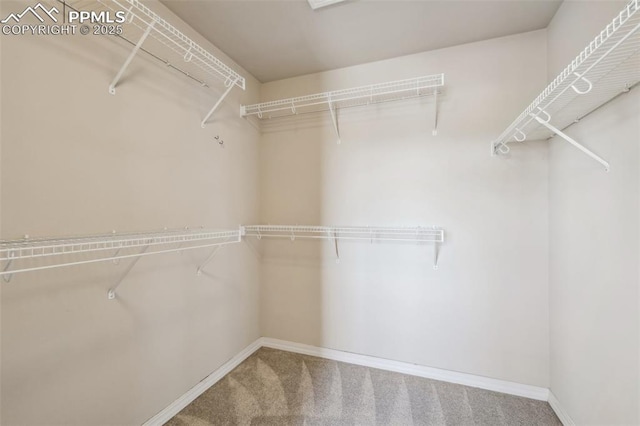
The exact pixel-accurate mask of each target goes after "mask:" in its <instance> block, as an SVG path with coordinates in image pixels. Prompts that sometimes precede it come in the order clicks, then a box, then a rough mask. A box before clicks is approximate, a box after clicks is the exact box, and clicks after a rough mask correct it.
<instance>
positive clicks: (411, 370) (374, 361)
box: [142, 337, 575, 426]
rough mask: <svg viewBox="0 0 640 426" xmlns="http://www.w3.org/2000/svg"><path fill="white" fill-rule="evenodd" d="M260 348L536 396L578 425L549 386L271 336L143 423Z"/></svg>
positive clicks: (170, 410) (163, 418)
mask: <svg viewBox="0 0 640 426" xmlns="http://www.w3.org/2000/svg"><path fill="white" fill-rule="evenodd" d="M261 347H265V348H272V349H280V350H283V351H288V352H294V353H299V354H303V355H311V356H316V357H319V358H325V359H331V360H334V361H341V362H347V363H350V364H356V365H362V366H365V367H371V368H378V369H380V370H387V371H394V372H396V373H403V374H409V375H411V376H418V377H424V378H427V379H433V380H440V381H443V382H449V383H456V384H459V385H465V386H471V387H474V388H480V389H486V390H491V391H495V392H502V393H506V394H510V395H516V396H522V397H525V398H531V399H536V400H539V401H549V404H550V405H551V407H552V408H553V409H554V411H555V412H556V414H557V415H558V417H559V418H560V420H561V421H562V423H563V424H564V425H565V426H575V423H573V421H572V420H571V418H570V417H569V416H568V415H567V414H566V412H565V411H563V410H562V408H561V407H560V403H559V402H558V400H557V399H556V398H555V396H553V394H550V393H549V389H547V388H541V387H537V386H531V385H523V384H520V383H514V382H508V381H505V380H498V379H491V378H489V377H483V376H475V375H473V374H467V373H459V372H456V371H450V370H442V369H439V368H433V367H425V366H422V365H417V364H411V363H408V362H401V361H393V360H388V359H383V358H376V357H373V356H368V355H360V354H355V353H351V352H344V351H338V350H335V349H326V348H319V347H317V346H310V345H305V344H302V343H294V342H288V341H285V340H278V339H272V338H269V337H261V338H259V339H257V340H256V341H255V342H253V343H252V344H250V345H249V346H247V347H246V348H244V349H243V350H242V351H241V352H240V353H239V354H238V355H236V356H234V357H233V358H231V359H230V360H229V361H227V362H226V363H225V364H224V365H222V366H221V367H220V368H218V369H217V370H216V371H214V372H213V373H211V374H210V375H209V376H207V377H206V378H204V379H203V380H202V381H201V382H200V383H198V384H197V385H195V386H194V387H193V388H191V389H189V390H188V391H187V393H185V394H184V395H182V396H181V397H180V398H178V399H177V400H175V401H174V402H173V403H171V405H169V406H168V407H167V408H165V409H164V410H162V411H161V412H159V413H158V414H156V415H155V416H153V417H152V418H150V419H149V420H147V421H146V422H145V423H144V424H143V425H142V426H161V425H163V424H165V423H166V422H168V421H169V420H170V419H171V418H172V417H173V416H175V415H176V414H178V413H179V412H180V411H181V410H182V409H183V408H184V407H186V406H187V405H189V404H190V403H191V402H193V400H195V399H196V398H197V397H199V396H200V395H201V394H202V393H203V392H204V391H206V390H207V389H209V388H210V387H211V386H213V385H214V384H216V383H217V382H218V381H219V380H220V379H222V378H223V377H224V376H225V375H226V374H228V373H229V372H230V371H231V370H233V369H234V368H236V367H237V366H238V365H239V364H240V363H241V362H242V361H244V360H245V359H247V358H248V357H249V356H250V355H251V354H253V353H254V352H255V351H257V350H258V349H260V348H261ZM552 401H553V402H552Z"/></svg>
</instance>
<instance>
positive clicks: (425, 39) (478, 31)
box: [161, 0, 562, 83]
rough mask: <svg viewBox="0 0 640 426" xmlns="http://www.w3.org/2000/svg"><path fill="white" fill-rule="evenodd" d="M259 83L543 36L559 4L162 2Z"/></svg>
mask: <svg viewBox="0 0 640 426" xmlns="http://www.w3.org/2000/svg"><path fill="white" fill-rule="evenodd" d="M161 1H162V3H163V4H165V5H166V6H167V7H168V8H169V9H171V10H172V11H173V12H174V13H175V14H177V15H178V16H179V17H181V18H182V19H183V20H185V21H186V22H187V23H188V24H190V25H191V26H192V27H193V28H195V29H196V30H197V31H198V32H199V33H200V34H202V35H203V36H205V37H206V38H207V39H208V40H210V41H211V42H212V43H213V44H215V45H216V46H217V47H219V48H220V49H221V50H222V51H224V52H225V53H226V54H227V55H229V56H230V57H231V58H232V59H233V60H235V61H236V62H237V63H238V64H240V65H241V66H242V67H244V68H245V69H246V70H247V71H249V72H250V73H251V74H253V76H254V77H256V78H257V79H258V80H260V81H261V82H263V83H264V82H268V81H273V80H280V79H283V78H288V77H294V76H298V75H304V74H310V73H314V72H319V71H326V70H330V69H336V68H342V67H346V66H351V65H357V64H362V63H366V62H372V61H377V60H381V59H388V58H393V57H397V56H402V55H408V54H411V53H417V52H423V51H427V50H433V49H439V48H443V47H449V46H454V45H458V44H463V43H470V42H474V41H480V40H486V39H490V38H494V37H502V36H506V35H510V34H517V33H522V32H526V31H533V30H537V29H541V28H546V27H547V25H548V24H549V22H550V21H551V18H552V17H553V15H554V14H555V12H556V10H557V9H558V7H559V6H560V3H561V1H562V0H412V1H410V0H350V1H347V2H345V3H338V4H335V5H332V6H328V7H326V8H322V9H317V10H315V11H314V10H312V9H311V7H310V6H309V4H308V3H307V0H161Z"/></svg>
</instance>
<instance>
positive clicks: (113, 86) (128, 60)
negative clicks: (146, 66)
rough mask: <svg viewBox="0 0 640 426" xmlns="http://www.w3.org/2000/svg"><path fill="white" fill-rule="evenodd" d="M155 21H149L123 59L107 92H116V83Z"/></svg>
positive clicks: (113, 93)
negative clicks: (125, 58)
mask: <svg viewBox="0 0 640 426" xmlns="http://www.w3.org/2000/svg"><path fill="white" fill-rule="evenodd" d="M155 23H156V21H151V23H150V24H149V26H148V27H147V29H146V30H145V31H144V34H142V37H140V40H138V43H136V45H135V47H134V48H133V50H132V51H131V53H129V56H128V57H127V60H126V61H124V64H122V67H121V68H120V71H118V74H116V76H115V77H114V78H113V81H111V84H110V85H109V93H111V94H112V95H115V94H116V85H117V84H118V82H119V81H120V78H122V74H124V72H125V71H126V70H127V67H129V64H130V63H131V61H132V60H133V58H134V56H136V53H138V50H140V48H141V47H142V43H144V41H145V40H146V39H147V37H148V36H149V34H150V33H151V29H152V28H153V26H154V25H155Z"/></svg>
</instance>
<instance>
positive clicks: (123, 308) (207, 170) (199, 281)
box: [0, 1, 259, 425]
mask: <svg viewBox="0 0 640 426" xmlns="http://www.w3.org/2000/svg"><path fill="white" fill-rule="evenodd" d="M25 5H26V3H14V2H6V1H2V2H1V6H2V8H1V13H0V15H2V16H5V15H6V14H8V13H9V12H10V11H18V12H19V11H22V10H23V9H24V7H25ZM151 7H152V8H153V9H154V10H156V11H159V12H161V13H162V14H163V15H165V16H167V17H169V19H170V21H171V22H180V21H179V19H178V18H177V17H175V16H173V15H172V14H171V13H170V12H168V11H167V10H166V8H164V7H163V6H162V5H161V4H159V3H154V4H152V5H151ZM181 28H182V29H183V30H184V31H185V32H187V33H188V34H190V35H192V36H193V37H195V38H196V40H199V42H201V43H202V44H203V46H209V48H210V49H211V50H213V51H214V52H215V48H214V47H213V46H210V45H209V44H208V43H206V42H205V41H203V40H202V39H201V38H200V37H199V36H197V35H196V34H194V33H193V31H192V30H191V29H190V28H188V27H187V26H186V25H181ZM129 51H130V46H128V45H125V44H123V43H122V42H118V41H116V40H115V39H111V38H110V39H107V38H103V37H100V36H82V35H77V36H70V37H62V36H50V37H21V36H4V35H3V36H2V54H1V57H2V70H1V71H2V77H1V78H2V80H1V90H2V98H1V102H2V112H3V115H2V129H1V134H0V137H1V144H2V145H1V149H2V163H1V170H2V176H1V189H2V198H1V200H0V201H1V202H2V211H1V213H2V222H1V227H2V238H5V239H8V238H16V237H21V236H22V235H23V234H30V235H31V236H33V237H36V236H48V235H70V234H71V235H74V234H90V233H103V232H110V231H111V230H112V229H116V230H118V231H122V232H124V231H143V230H157V229H162V228H163V227H165V226H166V227H169V228H181V227H183V226H185V225H190V226H192V227H195V226H200V225H203V226H205V227H209V228H213V227H216V228H235V227H237V226H238V225H239V224H240V223H243V222H256V221H257V220H258V193H257V191H258V184H257V179H258V174H257V169H258V150H257V143H258V140H259V133H258V132H257V131H256V129H255V128H254V127H252V126H251V125H250V124H249V123H247V122H246V121H245V120H243V119H241V118H239V116H238V105H239V104H240V102H241V101H242V102H245V103H246V102H254V101H256V100H257V95H258V82H257V81H256V80H255V79H253V78H251V77H250V76H249V75H248V74H247V73H246V72H244V71H241V73H242V74H243V75H244V76H245V77H246V78H247V80H248V81H247V84H248V90H247V92H246V93H244V92H242V91H241V90H239V89H234V91H233V92H232V94H231V95H230V98H229V100H228V101H226V102H225V103H224V104H223V106H222V107H221V109H220V110H219V111H218V112H217V113H216V115H215V116H214V118H213V119H212V121H211V123H210V124H209V125H208V126H207V127H206V128H205V129H202V128H201V127H200V120H201V119H202V117H203V116H204V114H205V113H206V112H207V111H208V109H209V108H211V106H212V105H213V104H214V103H215V101H216V100H217V97H218V95H219V93H220V92H221V91H222V90H223V89H224V87H223V85H222V84H221V83H217V84H214V85H213V87H212V89H209V90H207V89H203V88H201V87H199V86H198V85H197V84H195V83H193V82H191V81H190V80H189V79H187V78H186V77H185V76H183V75H180V74H178V73H177V72H175V71H172V70H170V69H168V68H167V67H165V66H163V65H162V64H159V63H158V62H156V61H155V60H154V59H151V58H150V57H148V56H147V55H145V54H140V55H139V56H138V57H136V59H135V60H134V62H133V63H132V64H131V67H130V69H129V70H128V71H127V73H126V74H125V77H124V78H123V80H122V82H121V84H120V85H119V86H118V89H117V90H118V91H117V94H116V95H115V96H112V95H110V94H108V92H107V86H108V84H109V82H110V81H111V79H112V78H113V76H114V75H115V73H116V72H117V70H118V69H119V67H120V66H121V65H122V63H123V62H124V60H125V58H126V56H127V55H128V53H129ZM223 58H224V56H223ZM223 60H224V59H223ZM226 60H227V62H229V61H228V59H226ZM215 81H216V80H215V79H213V78H212V79H211V83H215ZM216 135H220V136H221V137H222V138H223V139H224V140H225V145H224V148H221V147H219V145H218V144H217V143H216V142H215V141H214V136H216ZM209 252H210V250H196V251H187V252H184V253H183V254H177V253H173V254H166V255H157V256H149V257H145V258H142V259H141V260H140V261H139V262H138V264H137V265H136V266H135V268H133V270H132V271H131V273H130V274H129V275H128V276H127V277H126V279H125V280H124V282H123V283H122V285H121V287H120V289H119V290H118V299H117V300H115V301H108V300H107V297H106V292H107V289H108V288H110V287H111V286H112V285H113V284H114V283H115V282H117V280H118V279H119V277H120V276H121V274H122V273H123V271H124V270H125V269H126V267H127V265H128V264H129V262H127V261H122V262H121V263H120V264H119V265H114V264H112V263H108V262H105V263H100V264H95V265H92V266H91V265H89V266H87V265H85V266H77V267H70V268H63V269H58V270H49V271H41V272H33V273H25V274H21V275H16V276H14V277H13V278H12V280H11V282H10V283H8V284H5V283H4V282H3V283H2V286H0V289H1V290H0V291H1V293H0V295H1V299H2V300H1V303H2V306H1V309H2V314H1V320H2V354H1V355H2V383H1V385H2V400H1V404H0V406H1V408H2V418H1V419H0V423H2V424H3V425H15V424H23V425H26V424H28V425H37V424H41V425H44V424H47V425H52V424H65V425H73V424H76V425H105V424H113V425H115V424H119V425H132V424H141V423H143V422H144V421H145V420H146V419H148V418H149V417H151V416H153V415H154V414H156V413H157V412H158V411H160V410H161V409H163V408H165V407H166V406H167V405H168V404H170V403H171V402H173V401H174V400H175V399H176V398H177V397H179V396H181V395H182V394H183V393H184V392H185V391H187V390H188V389H189V388H191V387H192V386H194V385H195V384H196V383H197V382H198V381H200V380H201V379H202V378H204V377H205V376H207V375H208V374H209V373H211V372H212V371H213V370H215V369H216V368H217V367H219V366H220V365H221V364H222V363H224V362H225V361H226V360H228V359H229V358H230V357H232V356H233V355H235V354H237V353H238V352H239V351H240V350H241V349H242V348H243V347H245V346H246V345H247V344H249V343H250V342H252V341H254V340H255V339H256V338H258V337H259V326H258V272H259V265H258V261H257V258H256V257H255V255H254V254H253V253H252V252H251V251H250V250H248V248H247V247H246V246H245V245H244V244H238V245H233V246H228V247H226V248H224V249H223V250H221V251H220V252H219V254H218V257H217V258H216V259H215V260H214V261H212V262H211V263H210V264H209V265H208V267H207V269H206V273H205V274H204V275H203V276H201V277H196V274H195V271H196V266H197V265H198V263H199V262H200V261H202V260H203V259H205V258H206V257H207V256H208V254H209Z"/></svg>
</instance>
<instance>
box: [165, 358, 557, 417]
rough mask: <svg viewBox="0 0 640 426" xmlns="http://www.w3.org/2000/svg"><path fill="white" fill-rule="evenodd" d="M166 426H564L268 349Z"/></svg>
mask: <svg viewBox="0 0 640 426" xmlns="http://www.w3.org/2000/svg"><path fill="white" fill-rule="evenodd" d="M166 424H167V425H169V426H185V425H189V426H205V425H254V426H256V425H260V426H262V425H274V426H275V425H278V426H280V425H399V426H410V425H490V426H498V425H523V426H524V425H527V426H529V425H541V426H542V425H544V426H547V425H548V426H551V425H554V426H555V425H558V426H562V423H560V420H559V419H558V418H557V417H556V415H555V414H554V412H553V410H552V409H551V407H550V406H549V404H548V403H546V402H542V401H535V400H532V399H527V398H521V397H517V396H511V395H506V394H502V393H497V392H491V391H487V390H482V389H476V388H471V387H467V386H462V385H454V384H451V383H446V382H439V381H436V380H429V379H424V378H420V377H414V376H408V375H405V374H399V373H392V372H388V371H383V370H377V369H374V368H368V367H362V366H358V365H353V364H346V363H343V362H336V361H330V360H326V359H322V358H316V357H311V356H305V355H299V354H294V353H290V352H283V351H279V350H274V349H268V348H261V349H260V350H258V351H257V352H255V353H254V354H253V355H251V356H250V357H249V358H247V359H246V360H245V361H244V362H243V363H242V364H240V365H239V366H238V367H236V368H235V369H234V370H233V371H232V372H230V373H229V374H227V375H226V376H225V377H224V378H223V379H222V380H220V381H219V382H218V383H216V384H215V385H214V386H212V387H211V388H209V389H208V390H207V391H206V392H204V393H203V394H202V395H200V397H198V398H197V399H196V400H195V401H193V402H192V403H191V404H190V405H188V406H187V407H186V408H185V409H183V410H182V411H181V412H180V413H178V414H177V415H176V416H175V417H174V418H173V419H171V420H170V421H169V422H168V423H166Z"/></svg>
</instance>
